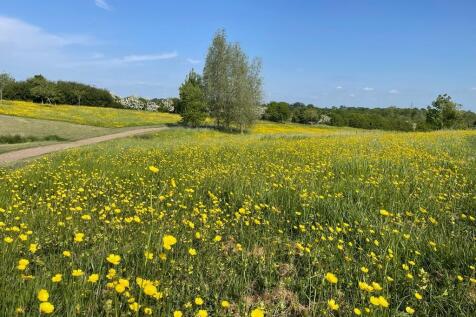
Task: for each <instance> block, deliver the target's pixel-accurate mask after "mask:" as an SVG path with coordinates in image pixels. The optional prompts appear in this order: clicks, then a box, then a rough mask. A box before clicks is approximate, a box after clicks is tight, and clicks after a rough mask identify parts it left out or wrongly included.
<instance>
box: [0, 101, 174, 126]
mask: <svg viewBox="0 0 476 317" xmlns="http://www.w3.org/2000/svg"><path fill="white" fill-rule="evenodd" d="M0 114H3V115H9V116H18V117H26V118H33V119H44V120H54V121H64V122H70V123H75V124H82V125H89V126H97V127H106V128H121V127H135V126H147V125H159V124H166V123H177V122H178V121H179V120H180V116H179V115H176V114H170V113H160V112H147V111H137V110H125V109H112V108H99V107H87V106H69V105H41V104H37V103H32V102H27V101H11V100H4V101H3V102H2V103H1V104H0Z"/></svg>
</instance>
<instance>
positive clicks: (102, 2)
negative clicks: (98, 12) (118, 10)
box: [94, 0, 112, 11]
mask: <svg viewBox="0 0 476 317" xmlns="http://www.w3.org/2000/svg"><path fill="white" fill-rule="evenodd" d="M94 4H95V5H96V6H97V7H99V8H101V9H104V10H107V11H111V10H112V7H111V6H110V5H109V3H107V2H106V0H94Z"/></svg>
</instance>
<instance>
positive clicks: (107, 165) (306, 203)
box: [0, 107, 476, 317]
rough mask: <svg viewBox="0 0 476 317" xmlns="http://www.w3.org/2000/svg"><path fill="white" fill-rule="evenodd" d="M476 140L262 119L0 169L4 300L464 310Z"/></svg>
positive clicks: (318, 310) (156, 311)
mask: <svg viewBox="0 0 476 317" xmlns="http://www.w3.org/2000/svg"><path fill="white" fill-rule="evenodd" d="M74 108H76V107H74ZM2 109H4V107H3V108H2ZM2 111H4V110H2ZM55 113H56V112H55ZM32 116H33V115H32ZM92 119H94V118H92ZM144 120H145V119H144ZM107 122H109V124H113V123H114V122H116V119H111V120H109V121H107ZM114 124H115V123H114ZM283 129H284V130H283ZM289 129H290V130H291V131H289ZM475 154H476V132H475V131H466V132H465V131H443V132H431V133H390V132H365V133H364V132H359V130H354V129H334V128H312V127H306V128H301V127H300V126H298V125H286V126H282V128H278V127H277V125H271V124H260V125H258V126H257V127H256V128H255V129H254V132H253V133H251V134H247V135H231V134H224V133H220V132H215V131H209V130H189V129H172V130H169V131H165V132H161V133H157V134H156V135H154V136H142V137H136V138H129V139H124V140H118V141H114V142H109V143H104V144H100V145H96V146H90V147H85V148H81V149H74V150H69V151H65V152H61V153H59V154H56V155H52V156H48V157H45V158H42V159H39V160H37V161H35V162H33V163H30V164H28V165H25V166H23V167H20V168H17V169H3V170H2V169H0V239H1V240H0V241H1V242H0V251H1V254H2V255H1V257H2V262H1V263H2V264H1V265H0V299H1V300H0V312H3V315H4V316H15V315H16V314H18V315H22V314H23V315H27V316H37V315H38V314H39V307H40V305H42V309H43V312H44V313H48V312H52V313H53V315H55V316H126V315H132V316H138V315H139V316H143V315H153V316H175V317H177V316H195V315H198V316H207V314H208V316H250V315H251V316H252V317H259V316H263V315H262V314H264V315H265V316H356V315H363V316H409V315H412V314H413V315H415V316H470V315H471V314H474V307H476V306H475V305H476V279H475V278H476V272H475V265H476V248H475V239H476V227H475V225H476V222H475V221H476V219H475V216H476V214H475V213H476V208H475V207H476V194H475V191H474V188H475V181H476V161H475ZM40 303H41V304H40ZM182 314H183V315H182Z"/></svg>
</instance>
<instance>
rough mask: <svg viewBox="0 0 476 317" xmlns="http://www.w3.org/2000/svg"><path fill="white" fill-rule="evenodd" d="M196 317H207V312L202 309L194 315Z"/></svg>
mask: <svg viewBox="0 0 476 317" xmlns="http://www.w3.org/2000/svg"><path fill="white" fill-rule="evenodd" d="M196 316H197V317H207V316H208V312H207V311H206V310H204V309H200V310H199V311H198V312H197V314H196Z"/></svg>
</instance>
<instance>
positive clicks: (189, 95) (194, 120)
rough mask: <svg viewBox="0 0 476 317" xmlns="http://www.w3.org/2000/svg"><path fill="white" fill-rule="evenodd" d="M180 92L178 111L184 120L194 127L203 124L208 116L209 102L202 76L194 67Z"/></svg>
mask: <svg viewBox="0 0 476 317" xmlns="http://www.w3.org/2000/svg"><path fill="white" fill-rule="evenodd" d="M179 94H180V101H179V102H178V109H177V112H178V113H180V114H181V115H182V122H183V123H184V124H186V125H191V126H193V127H197V126H199V125H201V124H202V123H203V122H204V121H205V119H206V117H207V104H206V102H205V93H204V91H203V84H202V78H201V77H200V75H198V74H197V73H196V72H195V71H194V70H193V69H192V71H191V72H190V73H189V74H188V75H187V78H186V79H185V81H184V83H183V84H182V86H180V89H179Z"/></svg>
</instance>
